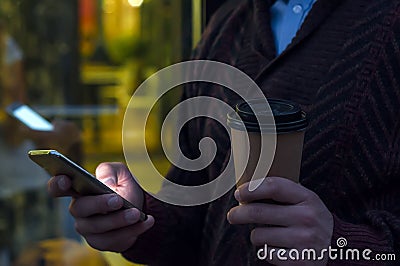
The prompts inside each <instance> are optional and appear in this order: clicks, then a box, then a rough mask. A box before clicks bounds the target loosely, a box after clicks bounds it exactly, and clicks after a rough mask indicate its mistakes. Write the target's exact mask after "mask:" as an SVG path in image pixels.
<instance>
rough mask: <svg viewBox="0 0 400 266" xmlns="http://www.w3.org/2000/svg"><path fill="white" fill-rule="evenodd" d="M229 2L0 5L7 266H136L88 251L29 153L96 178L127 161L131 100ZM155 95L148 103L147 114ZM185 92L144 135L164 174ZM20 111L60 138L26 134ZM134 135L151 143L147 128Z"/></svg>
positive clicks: (1, 178)
mask: <svg viewBox="0 0 400 266" xmlns="http://www.w3.org/2000/svg"><path fill="white" fill-rule="evenodd" d="M223 2H224V1H223V0H56V1H55V0H0V70H1V71H0V107H1V108H0V136H1V139H0V265H1V266H9V265H30V266H32V265H71V266H72V265H73V266H75V265H78V266H79V265H85V266H87V265H89V266H90V265H132V264H130V263H128V262H127V261H125V260H124V259H123V258H122V257H121V256H119V255H117V254H112V253H100V252H96V251H94V250H92V249H90V248H89V247H88V246H87V245H86V244H85V243H84V242H83V240H82V239H81V238H80V237H79V236H78V235H77V234H76V233H75V231H74V228H73V221H72V219H71V217H70V216H69V214H68V205H69V199H52V198H50V197H49V196H48V195H47V190H46V183H47V180H48V176H47V175H46V173H44V172H43V171H41V170H40V169H39V168H38V167H37V166H36V165H34V164H33V163H32V162H30V161H29V159H27V156H26V153H27V151H28V150H29V149H34V148H57V149H59V150H60V151H61V152H63V153H65V154H67V155H68V156H69V157H71V158H73V159H74V160H76V161H77V162H79V163H80V164H82V165H83V166H84V167H85V168H86V169H88V170H89V171H91V172H94V170H95V167H96V166H97V164H98V163H100V162H103V161H122V162H123V161H124V157H123V152H122V137H121V129H122V121H123V116H124V112H125V108H126V106H127V104H128V102H129V99H130V97H131V95H132V94H133V92H134V91H135V89H136V88H137V87H138V86H139V85H140V83H141V82H142V81H144V80H145V79H146V78H147V77H149V76H150V75H151V74H153V73H155V72H156V71H158V70H160V69H161V68H163V67H165V66H168V65H171V64H173V63H177V62H180V61H184V60H187V59H189V58H190V54H191V51H192V49H193V47H194V45H195V44H196V42H197V41H198V40H199V39H200V36H201V32H202V30H203V29H204V27H205V25H206V24H207V22H208V20H209V18H210V16H211V15H212V13H213V12H214V11H215V10H216V9H217V8H218V6H220V5H221V4H222V3H223ZM155 93H156V92H155V91H148V92H146V94H145V95H141V97H143V106H138V107H137V108H138V113H139V114H140V108H148V106H149V104H151V103H152V102H151V101H146V100H148V99H151V98H152V95H154V94H155ZM180 93H181V92H180V89H179V88H177V89H174V90H173V91H172V92H171V93H168V94H167V95H166V96H165V97H163V98H162V99H161V101H160V102H159V103H158V104H157V106H156V108H154V109H153V112H152V114H151V117H150V118H149V119H150V120H149V123H148V124H149V128H148V130H146V145H147V148H148V150H149V151H150V152H151V154H152V160H153V162H154V164H155V165H156V166H157V168H158V169H159V171H160V172H162V173H165V172H166V171H167V169H168V167H169V163H168V162H167V160H165V158H164V156H163V155H162V152H161V151H160V141H159V140H160V138H159V130H160V126H161V122H162V119H163V117H164V116H165V115H166V113H167V112H168V110H170V109H171V107H173V106H174V105H175V104H176V103H177V101H178V100H179V97H180ZM13 102H22V103H25V104H28V105H29V106H31V107H32V108H33V109H34V110H36V111H37V112H38V113H40V114H41V115H42V116H44V117H45V118H46V119H48V120H49V121H52V122H53V123H55V128H56V130H55V131H54V132H52V133H51V134H43V133H41V132H32V131H31V130H29V129H28V128H25V127H24V126H23V125H22V124H21V123H20V122H19V121H17V120H15V119H14V118H12V117H10V116H9V115H8V114H7V113H6V111H5V109H6V107H7V106H8V105H9V104H11V103H13ZM141 134H142V135H141ZM133 135H135V134H133ZM136 135H137V138H138V140H141V139H142V138H143V137H144V136H143V132H141V130H140V129H138V131H137V134H136ZM136 135H135V136H136ZM131 145H132V148H134V145H135V142H134V141H133V142H132V144H131ZM138 170H139V171H140V169H138ZM143 171H145V169H143ZM159 185H160V184H154V191H156V190H157V189H158V188H159Z"/></svg>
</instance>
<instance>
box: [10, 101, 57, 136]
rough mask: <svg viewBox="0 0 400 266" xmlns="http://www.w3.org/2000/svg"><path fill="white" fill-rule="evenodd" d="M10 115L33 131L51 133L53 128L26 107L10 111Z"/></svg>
mask: <svg viewBox="0 0 400 266" xmlns="http://www.w3.org/2000/svg"><path fill="white" fill-rule="evenodd" d="M12 115H13V116H14V117H15V118H17V119H18V120H20V121H21V122H22V123H24V124H25V125H26V126H28V127H29V128H31V129H33V130H38V131H52V130H54V126H53V125H52V124H51V123H50V122H49V121H47V120H46V119H44V118H43V117H42V116H40V115H39V114H38V113H36V112H35V111H34V110H32V109H31V108H30V107H29V106H27V105H20V106H18V107H16V108H15V109H13V110H12Z"/></svg>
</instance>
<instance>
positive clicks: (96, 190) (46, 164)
mask: <svg viewBox="0 0 400 266" xmlns="http://www.w3.org/2000/svg"><path fill="white" fill-rule="evenodd" d="M28 155H29V158H30V159H31V160H32V161H34V162H35V163H36V164H38V165H39V166H41V167H42V168H43V169H45V170H46V171H47V172H48V173H49V174H50V175H52V176H56V175H67V176H69V177H70V178H71V180H72V187H73V189H74V190H75V191H77V192H78V193H79V194H81V195H101V194H112V193H116V192H115V191H113V190H112V189H111V188H109V187H108V186H106V185H105V184H103V183H102V182H101V181H100V180H98V179H97V178H96V177H95V176H94V175H92V174H90V173H89V172H88V171H86V170H85V169H84V168H82V167H81V166H79V165H78V164H76V163H75V162H73V161H72V160H70V159H68V158H67V157H66V156H64V155H62V154H61V153H59V152H57V151H55V150H32V151H29V153H28ZM122 199H123V201H124V205H123V208H125V209H129V208H136V209H139V208H137V207H136V206H134V205H133V204H132V203H131V202H129V201H127V200H126V199H124V198H123V197H122ZM146 219H147V215H146V214H145V213H143V212H142V211H140V220H141V221H145V220H146Z"/></svg>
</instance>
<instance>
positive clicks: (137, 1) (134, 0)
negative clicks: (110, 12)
mask: <svg viewBox="0 0 400 266" xmlns="http://www.w3.org/2000/svg"><path fill="white" fill-rule="evenodd" d="M128 3H129V4H130V5H131V6H133V7H140V6H141V5H142V4H143V0H128Z"/></svg>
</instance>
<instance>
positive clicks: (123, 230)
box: [48, 163, 154, 252]
mask: <svg viewBox="0 0 400 266" xmlns="http://www.w3.org/2000/svg"><path fill="white" fill-rule="evenodd" d="M96 177H97V178H98V179H99V180H100V181H102V182H103V183H105V184H106V185H107V186H109V187H110V188H112V189H113V190H114V191H116V192H117V193H118V194H119V195H121V196H122V197H124V198H125V199H127V200H128V201H130V202H131V203H132V204H133V205H135V206H137V207H138V208H142V206H143V191H142V190H141V188H140V187H139V185H138V184H137V183H136V182H135V180H134V179H133V177H132V175H131V173H130V172H129V170H128V169H127V168H126V166H125V165H123V164H121V163H102V164H100V165H99V166H98V167H97V169H96ZM48 189H49V192H50V194H51V195H53V196H54V197H62V196H72V197H73V199H72V202H71V205H70V212H71V214H72V216H73V217H74V218H75V228H76V230H77V231H78V233H80V234H81V235H82V236H83V237H85V239H86V241H87V242H88V243H89V245H90V246H92V247H93V248H96V249H99V250H107V251H115V252H123V251H125V250H127V249H128V248H129V247H131V246H132V245H133V244H134V243H135V241H136V239H137V238H138V237H139V236H140V235H141V234H143V233H144V232H146V231H147V230H148V229H150V228H151V227H152V226H153V224H154V218H153V217H152V216H148V218H147V220H146V221H144V222H140V221H139V218H140V213H139V211H138V210H137V209H134V208H133V209H128V210H121V208H122V205H123V201H122V198H121V197H120V196H118V195H115V194H105V195H98V196H80V195H78V194H77V193H76V192H75V191H74V190H72V188H71V180H70V178H68V177H67V176H56V177H52V178H51V179H50V180H49V182H48Z"/></svg>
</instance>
